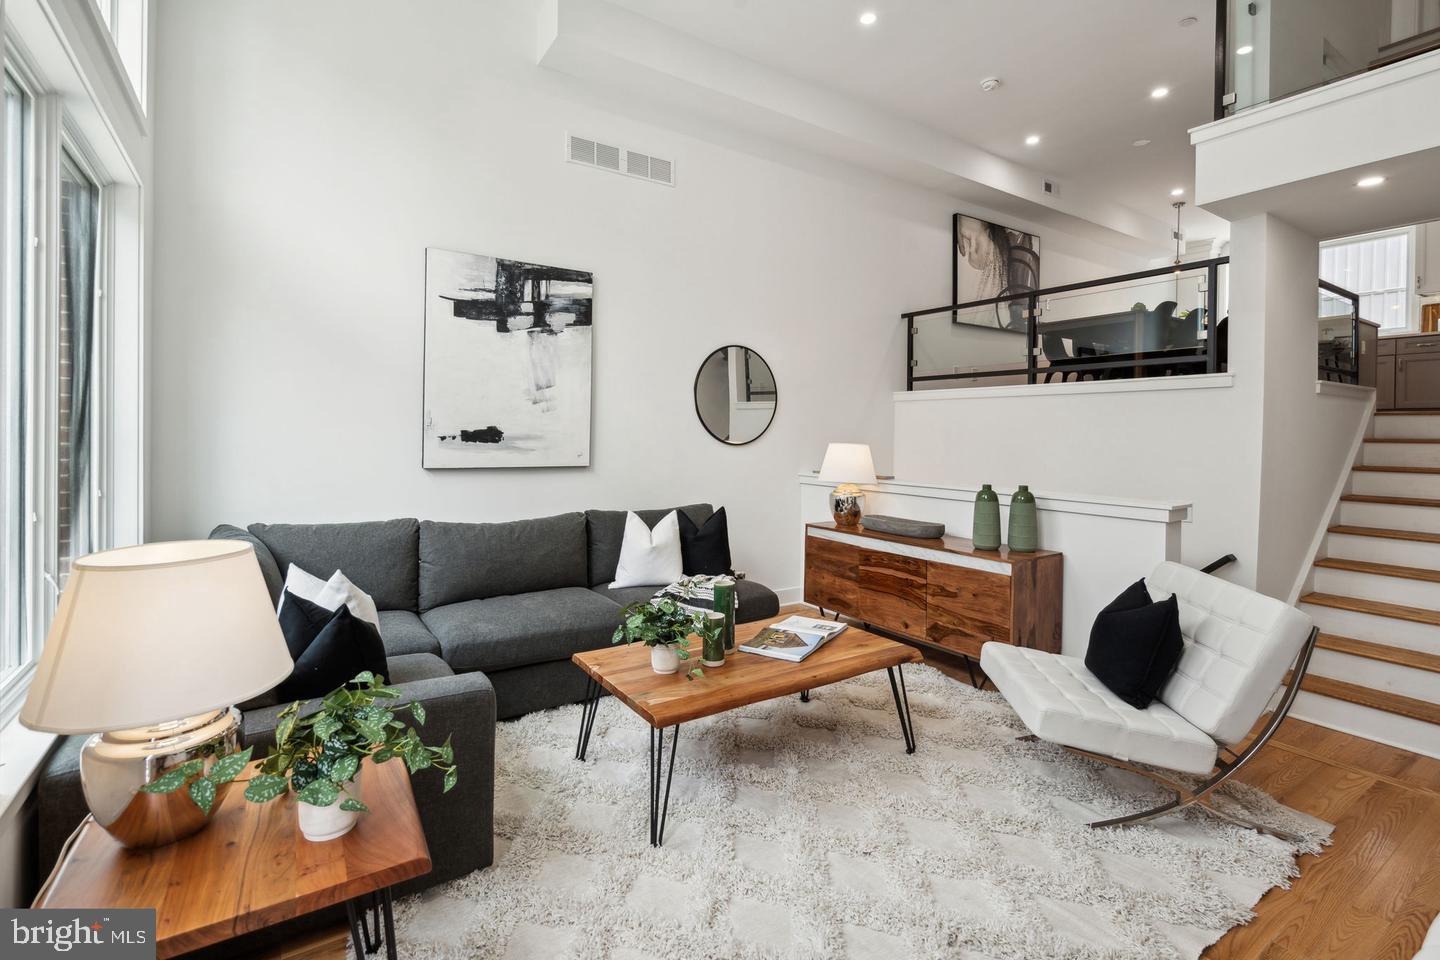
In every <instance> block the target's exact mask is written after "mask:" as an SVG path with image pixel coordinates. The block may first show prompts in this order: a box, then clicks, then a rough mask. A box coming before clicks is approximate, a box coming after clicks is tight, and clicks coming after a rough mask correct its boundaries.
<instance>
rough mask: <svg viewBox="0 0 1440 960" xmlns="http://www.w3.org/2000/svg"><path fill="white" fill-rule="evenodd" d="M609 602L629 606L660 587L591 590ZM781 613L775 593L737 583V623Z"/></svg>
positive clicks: (760, 586)
mask: <svg viewBox="0 0 1440 960" xmlns="http://www.w3.org/2000/svg"><path fill="white" fill-rule="evenodd" d="M591 589H592V590H593V591H594V592H595V593H598V594H599V595H600V596H602V597H605V598H606V599H608V600H613V601H614V602H616V603H618V604H620V605H621V606H629V605H630V604H632V603H635V602H637V601H640V600H647V599H649V598H650V597H653V596H655V593H656V591H657V590H658V589H659V588H658V587H621V588H620V589H619V590H611V589H610V585H609V584H608V583H602V584H601V585H600V586H598V587H592V588H591ZM779 613H780V598H779V597H778V596H776V595H775V591H774V590H771V589H770V588H769V587H767V586H765V585H764V584H763V583H756V582H755V581H754V580H737V581H736V582H735V622H736V623H751V622H753V621H755V620H770V619H773V618H774V617H775V616H777V615H778V614H779Z"/></svg>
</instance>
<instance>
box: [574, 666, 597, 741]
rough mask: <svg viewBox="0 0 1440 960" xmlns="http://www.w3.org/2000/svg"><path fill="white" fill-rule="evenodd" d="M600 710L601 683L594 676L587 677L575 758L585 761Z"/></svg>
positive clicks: (581, 705)
mask: <svg viewBox="0 0 1440 960" xmlns="http://www.w3.org/2000/svg"><path fill="white" fill-rule="evenodd" d="M599 712H600V684H598V683H596V682H595V679H594V678H593V677H588V676H587V677H586V678H585V699H584V700H582V701H581V702H580V735H579V736H578V737H576V738H575V759H576V760H581V761H583V760H584V759H585V751H586V750H588V749H590V731H591V729H592V728H593V727H594V726H595V714H597V713H599Z"/></svg>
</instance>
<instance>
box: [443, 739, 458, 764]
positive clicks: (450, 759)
mask: <svg viewBox="0 0 1440 960" xmlns="http://www.w3.org/2000/svg"><path fill="white" fill-rule="evenodd" d="M440 759H441V760H443V761H445V762H446V763H454V762H455V748H454V747H452V746H450V738H449V737H446V738H445V742H444V743H443V744H441V745H440Z"/></svg>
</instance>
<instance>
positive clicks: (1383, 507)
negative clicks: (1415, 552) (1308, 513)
mask: <svg viewBox="0 0 1440 960" xmlns="http://www.w3.org/2000/svg"><path fill="white" fill-rule="evenodd" d="M1340 522H1341V523H1342V524H1343V525H1345V526H1347V527H1383V528H1385V529H1386V530H1418V531H1420V532H1422V533H1440V507H1412V506H1408V505H1406V504H1401V503H1365V502H1357V501H1354V500H1342V501H1340Z"/></svg>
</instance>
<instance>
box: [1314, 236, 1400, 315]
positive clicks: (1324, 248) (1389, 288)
mask: <svg viewBox="0 0 1440 960" xmlns="http://www.w3.org/2000/svg"><path fill="white" fill-rule="evenodd" d="M1411 237H1412V233H1411V231H1410V230H1409V229H1408V228H1405V229H1401V230H1387V231H1385V232H1384V233H1372V234H1367V235H1365V236H1363V237H1347V238H1346V239H1344V240H1334V241H1331V242H1329V243H1324V244H1321V246H1320V278H1321V279H1322V280H1328V281H1330V282H1331V283H1333V284H1336V285H1338V286H1341V287H1344V288H1345V289H1346V290H1349V291H1351V292H1352V293H1358V294H1359V295H1360V316H1361V318H1362V319H1365V320H1369V321H1371V322H1372V323H1378V324H1380V329H1382V330H1403V329H1406V328H1408V327H1410V326H1412V325H1413V320H1412V317H1411V313H1412V311H1413V305H1412V302H1411V294H1412V292H1413V285H1414V280H1413V279H1412V278H1413V277H1414V276H1415V271H1414V269H1413V268H1412V262H1411V256H1412V254H1411V251H1412V249H1413V244H1412V243H1411ZM1347 309H1348V308H1347Z"/></svg>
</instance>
